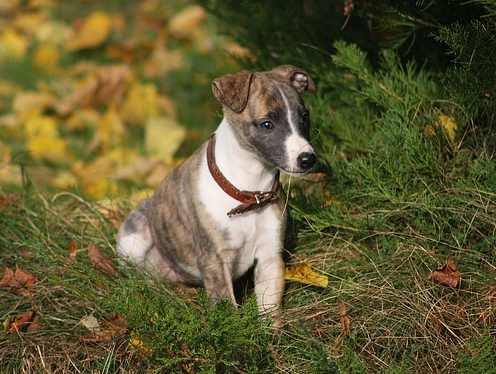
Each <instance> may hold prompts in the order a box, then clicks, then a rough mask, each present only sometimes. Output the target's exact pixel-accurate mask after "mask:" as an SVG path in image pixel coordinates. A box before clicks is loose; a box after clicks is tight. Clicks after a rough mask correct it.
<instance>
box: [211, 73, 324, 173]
mask: <svg viewBox="0 0 496 374" xmlns="http://www.w3.org/2000/svg"><path fill="white" fill-rule="evenodd" d="M212 91H213V94H214V96H215V97H216V98H217V100H218V101H219V102H220V103H221V104H222V107H223V110H224V116H225V117H226V119H227V121H228V122H229V124H230V125H231V126H232V128H233V130H234V134H235V135H236V137H237V139H238V141H239V143H240V144H241V146H242V147H244V148H245V149H247V150H249V151H251V152H253V153H254V154H256V155H257V156H258V158H259V159H260V160H261V161H263V162H265V163H267V164H268V165H270V166H273V167H277V168H279V169H280V170H282V171H284V172H286V173H288V174H303V173H306V172H307V171H309V170H310V169H311V168H312V166H313V165H314V164H315V161H316V157H315V153H314V150H313V147H312V146H311V145H310V143H309V133H310V116H309V112H308V110H307V109H306V108H305V105H304V103H303V99H302V95H303V93H304V92H306V91H310V92H311V91H315V84H314V82H313V80H312V78H310V76H309V75H308V74H307V73H306V72H305V71H304V70H302V69H299V68H297V67H295V66H290V65H283V66H278V67H276V68H274V69H272V70H270V71H265V72H256V73H251V72H248V71H241V72H239V73H236V74H228V75H224V76H222V77H220V78H217V79H215V80H214V81H213V83H212Z"/></svg>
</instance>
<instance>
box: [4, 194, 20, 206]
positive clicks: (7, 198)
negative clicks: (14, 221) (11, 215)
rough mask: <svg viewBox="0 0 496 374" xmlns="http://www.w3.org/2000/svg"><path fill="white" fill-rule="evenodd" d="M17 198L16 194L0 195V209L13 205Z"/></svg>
mask: <svg viewBox="0 0 496 374" xmlns="http://www.w3.org/2000/svg"><path fill="white" fill-rule="evenodd" d="M18 200H19V198H18V196H17V195H16V194H13V193H10V194H7V195H1V196H0V209H2V208H5V207H8V206H11V205H14V204H15V203H17V201H18Z"/></svg>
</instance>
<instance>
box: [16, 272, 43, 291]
mask: <svg viewBox="0 0 496 374" xmlns="http://www.w3.org/2000/svg"><path fill="white" fill-rule="evenodd" d="M15 279H16V281H17V282H19V284H20V285H21V287H26V288H30V287H33V286H34V285H35V283H36V282H38V279H36V277H35V276H34V275H33V274H31V273H30V272H29V271H25V270H22V269H21V268H19V267H18V268H16V271H15Z"/></svg>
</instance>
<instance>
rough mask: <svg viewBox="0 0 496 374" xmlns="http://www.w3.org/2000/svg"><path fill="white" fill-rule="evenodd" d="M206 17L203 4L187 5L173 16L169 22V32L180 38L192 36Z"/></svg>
mask: <svg viewBox="0 0 496 374" xmlns="http://www.w3.org/2000/svg"><path fill="white" fill-rule="evenodd" d="M206 17H207V13H206V12H205V9H203V8H202V7H201V6H199V5H190V6H187V7H185V8H184V9H182V10H181V11H180V12H179V13H176V15H175V16H174V17H172V19H171V20H170V22H169V32H170V33H171V35H172V36H173V37H175V38H178V39H183V38H184V39H187V38H190V37H191V36H192V35H193V31H194V30H196V29H197V28H198V27H199V26H200V24H201V23H202V22H203V21H204V20H205V19H206Z"/></svg>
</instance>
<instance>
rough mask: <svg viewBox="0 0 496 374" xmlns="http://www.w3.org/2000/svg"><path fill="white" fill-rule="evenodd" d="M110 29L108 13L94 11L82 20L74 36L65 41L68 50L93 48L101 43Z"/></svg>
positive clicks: (110, 22)
mask: <svg viewBox="0 0 496 374" xmlns="http://www.w3.org/2000/svg"><path fill="white" fill-rule="evenodd" d="M111 31H112V19H111V18H110V17H109V15H108V14H106V13H104V12H101V11H96V12H93V13H91V14H90V15H89V16H88V17H87V18H86V19H84V20H83V22H82V24H81V26H80V27H79V28H78V30H77V31H76V33H75V34H74V36H73V37H72V38H71V39H70V40H69V42H68V43H67V48H68V49H69V50H72V51H74V50H79V49H86V48H94V47H98V46H99V45H101V44H103V43H104V42H105V41H106V40H107V38H108V37H109V35H110V32H111Z"/></svg>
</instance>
